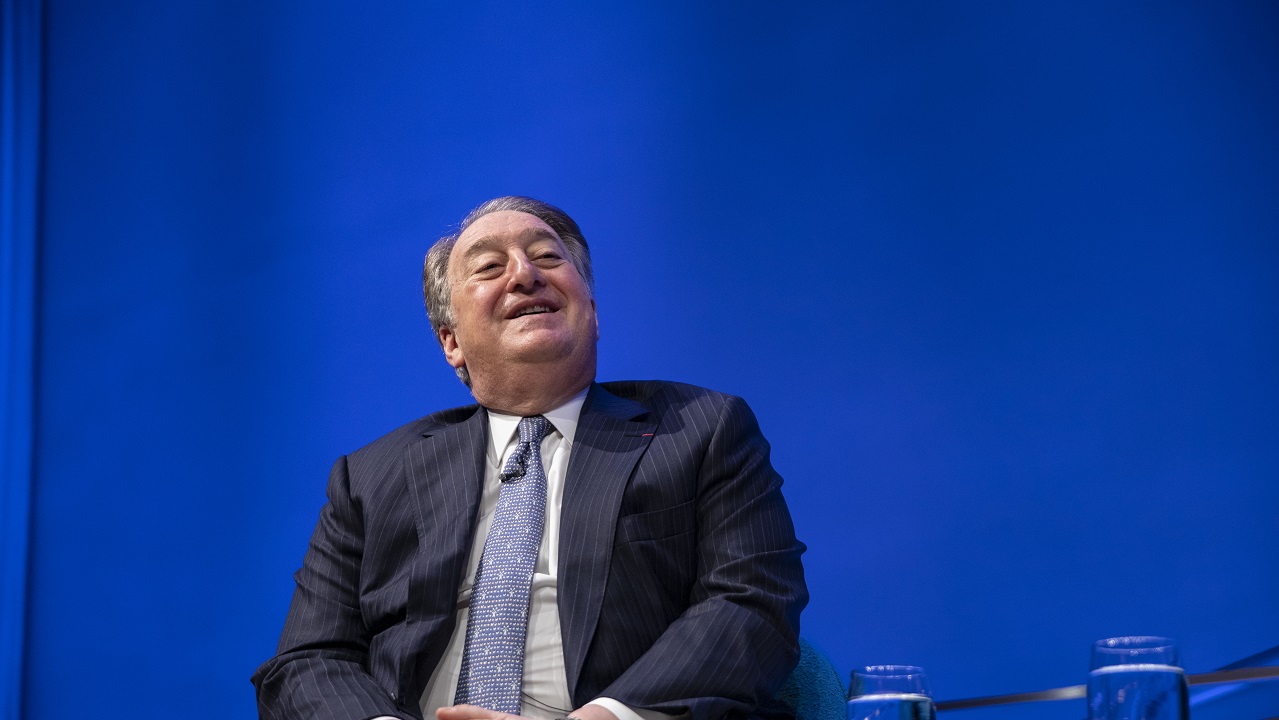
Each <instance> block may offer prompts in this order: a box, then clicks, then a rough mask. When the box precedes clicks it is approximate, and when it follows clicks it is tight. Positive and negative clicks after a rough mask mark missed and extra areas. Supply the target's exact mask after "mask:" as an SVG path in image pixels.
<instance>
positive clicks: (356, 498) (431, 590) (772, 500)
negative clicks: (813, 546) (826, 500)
mask: <svg viewBox="0 0 1279 720" xmlns="http://www.w3.org/2000/svg"><path fill="white" fill-rule="evenodd" d="M486 434H487V421H486V417H485V413H483V412H480V411H479V409H478V408H476V407H475V406H471V407H467V408H459V409H455V410H451V411H445V412H443V413H438V414H436V415H431V416H428V417H426V418H423V419H421V420H419V421H417V422H414V423H410V424H409V425H406V426H404V427H403V428H400V429H399V430H397V431H395V432H393V433H391V434H389V435H387V436H385V437H383V438H381V439H379V440H378V441H376V442H374V443H372V444H371V445H369V446H366V447H365V448H362V449H361V450H358V451H356V452H355V453H352V454H351V455H349V456H346V457H345V458H342V459H339V461H338V462H337V464H335V466H334V470H333V473H332V476H331V477H330V482H329V503H328V504H327V505H326V506H325V508H324V510H323V511H322V512H321V517H320V522H319V524H318V525H317V527H316V531H315V535H314V536H313V537H312V540H311V547H310V549H309V550H308V552H307V556H306V559H305V561H304V563H303V567H302V569H301V570H299V571H298V573H297V576H296V578H297V591H296V592H295V594H294V599H293V605H292V607H291V609H290V611H289V617H288V620H287V621H286V623H285V629H284V633H283V635H282V637H281V639H280V648H279V654H277V655H276V657H274V658H272V659H271V660H269V661H268V662H267V663H265V664H264V665H263V666H262V667H261V668H259V669H258V672H257V673H256V674H255V675H254V682H255V684H257V686H258V698H259V711H260V713H261V715H262V717H263V718H270V719H277V718H278V719H281V720H283V719H285V718H289V719H293V718H297V719H299V720H300V719H301V718H308V719H311V718H319V719H322V720H328V719H331V720H339V719H343V720H346V719H354V720H360V719H367V718H371V717H375V716H378V715H392V716H396V717H401V718H417V717H419V710H418V708H417V703H418V699H419V696H420V695H421V692H422V689H423V686H424V685H425V683H426V681H427V679H428V678H429V677H430V673H431V670H432V669H433V668H434V667H435V665H436V663H438V662H439V659H440V655H441V654H442V652H443V650H444V646H445V645H446V644H447V642H448V638H449V636H450V634H451V633H452V630H453V625H454V618H455V614H456V607H455V606H456V599H457V590H458V587H459V586H460V584H461V581H462V577H463V573H464V571H465V566H466V562H467V559H468V554H469V552H470V548H471V545H472V541H473V534H474V528H475V522H476V513H477V508H478V503H479V493H480V485H481V482H482V479H483V475H484V473H483V462H484V447H485V442H486V441H487V439H486ZM768 454H769V447H768V443H767V441H765V440H764V438H763V436H762V435H761V434H760V432H759V427H758V424H757V423H756V421H755V417H754V415H753V414H752V413H751V411H750V409H749V408H748V407H747V406H746V404H745V403H744V402H742V401H741V400H740V399H738V398H734V397H731V396H727V395H722V394H719V393H715V392H712V391H709V390H704V389H701V388H696V387H693V386H689V385H680V384H676V383H666V382H656V381H650V382H620V383H606V384H604V385H594V386H592V388H591V391H590V393H589V394H588V396H587V399H586V403H585V406H584V407H583V410H582V416H581V419H580V420H579V424H578V429H577V435H576V438H575V441H574V445H573V451H572V455H571V457H570V460H569V468H568V475H567V479H566V486H565V493H564V500H563V504H562V508H561V536H560V547H559V568H560V570H559V613H560V623H561V627H562V631H563V640H564V659H565V670H566V674H567V677H568V683H569V687H570V690H571V695H572V697H573V701H574V703H575V705H577V706H581V705H582V704H585V703H586V702H589V701H590V700H592V699H594V698H596V697H600V696H607V697H612V698H615V699H617V700H620V701H621V702H623V703H626V704H628V705H630V706H632V707H640V708H652V709H657V710H662V711H664V712H669V713H680V712H685V711H687V712H689V713H691V715H692V716H693V718H695V720H709V719H710V718H718V717H725V716H732V717H752V716H766V715H769V714H770V713H769V712H768V711H765V710H763V709H761V707H760V706H759V703H760V701H761V700H762V699H763V698H765V697H767V696H769V695H771V694H772V693H773V692H774V691H775V690H776V689H777V688H778V687H779V686H780V684H781V683H782V681H783V679H784V678H785V676H786V673H787V672H788V671H789V670H790V668H791V667H792V666H793V665H794V663H795V660H796V658H797V655H798V649H797V647H798V646H797V641H798V640H797V638H798V627H799V613H800V610H801V609H802V608H803V606H804V605H805V604H806V603H807V599H808V595H807V591H806V590H805V587H804V581H803V571H802V569H801V567H800V562H799V558H800V554H801V553H802V552H803V549H804V547H803V545H802V544H801V543H799V542H798V541H797V540H796V539H795V536H794V528H793V526H792V524H791V520H790V515H789V513H788V511H787V509H786V505H785V502H784V501H783V499H782V496H781V478H780V477H779V476H778V475H777V473H776V472H774V470H773V469H772V466H771V465H770V464H769V461H768Z"/></svg>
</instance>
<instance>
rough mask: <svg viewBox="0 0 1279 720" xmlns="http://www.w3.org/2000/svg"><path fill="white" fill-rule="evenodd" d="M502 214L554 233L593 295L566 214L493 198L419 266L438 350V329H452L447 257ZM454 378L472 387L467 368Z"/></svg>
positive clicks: (581, 248) (519, 199)
mask: <svg viewBox="0 0 1279 720" xmlns="http://www.w3.org/2000/svg"><path fill="white" fill-rule="evenodd" d="M503 210H512V211H515V212H522V213H528V214H529V215H532V216H533V217H535V218H537V219H539V220H541V221H542V222H544V223H546V224H547V225H548V226H549V227H550V228H551V229H552V230H554V231H555V234H556V235H559V236H560V240H562V241H563V242H564V249H565V250H567V251H568V258H569V261H570V262H572V263H573V267H575V268H577V274H578V275H581V276H582V279H583V280H585V281H586V289H587V290H588V291H589V292H590V293H591V294H592V295H594V294H595V278H594V276H592V275H591V250H590V248H589V247H587V245H586V238H585V237H583V236H582V229H581V228H579V227H578V226H577V223H576V222H574V221H573V218H571V217H569V216H568V213H566V212H564V211H563V210H561V209H559V208H557V207H555V206H554V205H552V204H550V203H546V202H542V201H541V200H534V199H533V198H531V197H524V196H522V195H507V196H505V197H499V198H493V199H492V200H489V201H488V202H486V203H484V204H483V205H480V206H479V207H477V208H475V209H474V210H472V211H471V212H470V214H468V215H467V216H466V219H464V220H462V225H461V226H460V227H458V229H457V232H454V233H451V234H449V235H445V236H444V237H442V238H440V239H439V240H436V241H435V244H434V245H432V246H431V249H430V250H428V251H427V252H426V261H425V262H424V263H422V295H423V297H425V298H426V316H427V318H429V319H430V321H431V331H432V332H433V333H434V334H435V339H436V340H437V341H439V342H440V344H441V347H442V346H443V341H441V340H440V328H445V327H452V326H453V321H454V316H453V288H452V286H451V285H450V284H449V257H450V256H451V255H452V254H453V246H454V245H456V244H457V239H458V237H460V236H461V235H462V233H464V232H466V229H467V228H468V227H470V226H471V225H473V224H475V221H476V220H479V219H480V218H482V217H484V216H485V215H488V214H489V213H495V212H501V211H503ZM457 376H458V377H459V378H460V379H461V380H462V382H464V383H466V386H467V387H470V386H471V375H470V373H468V372H467V371H466V366H462V367H460V368H457Z"/></svg>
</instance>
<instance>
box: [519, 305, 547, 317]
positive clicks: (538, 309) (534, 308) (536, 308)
mask: <svg viewBox="0 0 1279 720" xmlns="http://www.w3.org/2000/svg"><path fill="white" fill-rule="evenodd" d="M553 312H555V309H554V308H552V307H550V306H549V305H530V306H528V307H526V308H524V309H522V310H520V311H519V312H517V313H515V315H513V316H512V317H517V318H518V317H524V316H525V315H542V314H545V313H553Z"/></svg>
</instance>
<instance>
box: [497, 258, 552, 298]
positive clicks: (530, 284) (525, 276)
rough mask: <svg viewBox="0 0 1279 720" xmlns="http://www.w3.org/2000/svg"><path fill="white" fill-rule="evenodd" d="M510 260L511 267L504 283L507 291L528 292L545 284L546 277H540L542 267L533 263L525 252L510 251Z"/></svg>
mask: <svg viewBox="0 0 1279 720" xmlns="http://www.w3.org/2000/svg"><path fill="white" fill-rule="evenodd" d="M510 262H511V265H512V267H511V268H510V275H509V279H508V280H507V283H506V291H507V292H528V291H530V290H533V289H534V288H537V287H539V286H541V285H544V284H546V279H545V278H543V277H542V269H541V268H539V267H538V266H537V265H535V264H534V263H533V261H532V260H531V259H530V258H529V256H528V255H527V254H525V253H522V252H517V253H512V254H511V260H510Z"/></svg>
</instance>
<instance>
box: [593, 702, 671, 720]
mask: <svg viewBox="0 0 1279 720" xmlns="http://www.w3.org/2000/svg"><path fill="white" fill-rule="evenodd" d="M586 704H587V705H598V706H600V707H602V708H604V709H605V710H608V711H609V712H611V713H613V714H614V715H616V716H617V720H674V718H677V717H682V716H681V715H667V714H666V713H664V712H658V711H656V710H645V709H643V708H631V707H628V706H626V705H623V704H622V703H620V702H618V701H616V700H614V699H613V698H606V697H602V698H595V699H594V700H592V701H590V702H588V703H586Z"/></svg>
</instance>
